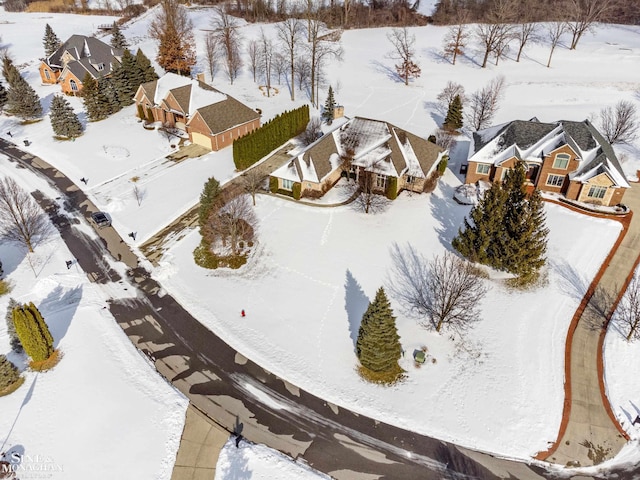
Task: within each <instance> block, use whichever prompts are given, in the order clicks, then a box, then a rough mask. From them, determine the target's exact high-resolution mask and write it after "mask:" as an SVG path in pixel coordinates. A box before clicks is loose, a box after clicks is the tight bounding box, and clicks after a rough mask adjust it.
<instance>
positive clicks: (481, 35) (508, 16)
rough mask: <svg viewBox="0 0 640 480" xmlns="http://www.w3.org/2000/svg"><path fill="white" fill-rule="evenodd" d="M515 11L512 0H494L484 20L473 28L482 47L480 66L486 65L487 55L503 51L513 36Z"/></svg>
mask: <svg viewBox="0 0 640 480" xmlns="http://www.w3.org/2000/svg"><path fill="white" fill-rule="evenodd" d="M515 11H516V5H515V1H514V0H495V1H494V2H493V3H492V4H491V7H490V8H489V10H488V11H487V16H486V22H485V23H479V24H478V25H477V26H476V28H475V36H476V37H477V39H478V40H479V41H480V43H481V44H482V46H483V48H484V57H483V59H482V68H485V67H486V66H487V60H488V59H489V55H490V54H492V53H494V54H495V53H496V51H500V52H501V54H502V53H503V52H504V51H505V48H506V46H507V45H508V44H509V41H510V40H511V39H512V38H513V21H514V14H515Z"/></svg>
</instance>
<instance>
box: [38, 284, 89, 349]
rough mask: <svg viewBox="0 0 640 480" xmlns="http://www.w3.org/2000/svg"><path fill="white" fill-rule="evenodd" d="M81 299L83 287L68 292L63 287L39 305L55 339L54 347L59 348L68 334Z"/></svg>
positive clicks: (55, 289) (79, 286)
mask: <svg viewBox="0 0 640 480" xmlns="http://www.w3.org/2000/svg"><path fill="white" fill-rule="evenodd" d="M81 299H82V285H78V286H77V287H75V288H72V289H70V290H67V291H65V290H64V289H63V288H62V287H61V286H57V287H56V288H54V289H53V290H52V291H51V292H49V295H47V297H46V298H45V299H44V300H42V301H41V302H40V304H39V305H38V310H40V312H41V313H42V316H43V317H44V320H45V322H46V323H47V325H48V326H49V330H51V335H53V338H54V339H55V342H54V347H56V348H58V345H59V344H60V341H61V340H62V339H63V338H64V336H65V335H66V334H67V331H68V330H69V324H70V323H71V319H72V318H73V316H74V315H75V313H76V310H77V309H78V304H79V303H80V300H81ZM52 317H54V318H52Z"/></svg>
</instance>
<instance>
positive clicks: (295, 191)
mask: <svg viewBox="0 0 640 480" xmlns="http://www.w3.org/2000/svg"><path fill="white" fill-rule="evenodd" d="M291 193H292V195H293V198H295V199H296V200H300V195H301V194H302V185H301V184H300V182H295V183H294V184H293V187H291Z"/></svg>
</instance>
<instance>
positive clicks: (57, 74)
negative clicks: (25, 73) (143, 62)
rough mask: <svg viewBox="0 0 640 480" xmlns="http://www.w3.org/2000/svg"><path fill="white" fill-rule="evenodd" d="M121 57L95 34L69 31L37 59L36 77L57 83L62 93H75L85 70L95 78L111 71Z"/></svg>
mask: <svg viewBox="0 0 640 480" xmlns="http://www.w3.org/2000/svg"><path fill="white" fill-rule="evenodd" d="M121 58H122V51H120V50H116V49H114V48H113V47H111V46H110V45H107V44H106V43H104V42H101V41H100V40H98V39H97V38H94V37H85V36H84V35H71V37H69V39H68V40H67V41H66V42H64V43H63V44H62V45H61V46H60V47H58V49H57V50H56V51H55V52H53V53H52V54H51V55H49V56H48V57H47V58H45V59H44V60H42V61H41V62H40V68H39V70H40V78H41V79H42V82H43V83H48V84H56V83H59V84H60V86H61V87H62V91H63V92H64V93H67V94H72V95H77V94H78V93H79V92H80V91H81V90H82V80H83V79H84V77H85V75H86V74H87V73H88V74H89V75H91V76H92V77H93V78H94V79H96V80H98V81H99V80H100V79H101V78H104V77H108V76H109V75H111V73H112V72H113V69H114V68H115V67H116V66H117V65H118V64H120V60H121Z"/></svg>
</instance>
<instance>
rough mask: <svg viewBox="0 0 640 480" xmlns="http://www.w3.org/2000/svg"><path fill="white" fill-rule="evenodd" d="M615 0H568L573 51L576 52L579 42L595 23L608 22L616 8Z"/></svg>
mask: <svg viewBox="0 0 640 480" xmlns="http://www.w3.org/2000/svg"><path fill="white" fill-rule="evenodd" d="M614 4H615V2H614V0H567V2H566V4H565V10H566V14H567V18H568V20H567V22H566V24H567V28H568V29H569V31H570V32H571V35H572V38H571V48H570V49H571V50H575V48H576V47H577V46H578V42H579V41H580V39H581V38H582V35H584V34H585V32H587V31H588V30H591V29H592V28H593V26H594V24H595V23H597V22H602V21H604V20H606V17H607V15H609V13H610V12H611V10H612V8H613V7H614Z"/></svg>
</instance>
